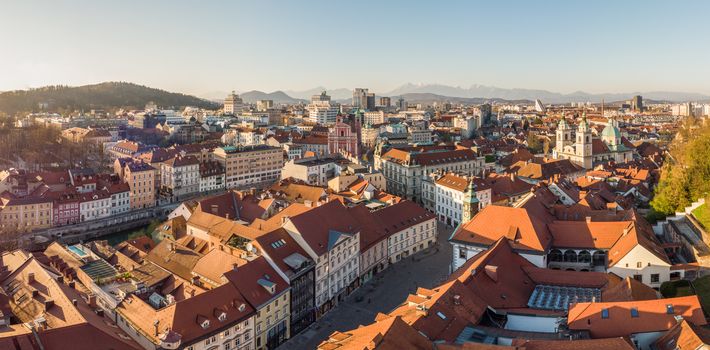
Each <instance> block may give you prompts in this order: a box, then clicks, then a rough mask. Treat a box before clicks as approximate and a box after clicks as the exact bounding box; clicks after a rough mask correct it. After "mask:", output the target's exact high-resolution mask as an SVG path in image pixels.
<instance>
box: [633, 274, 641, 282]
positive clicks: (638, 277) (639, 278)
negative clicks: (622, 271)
mask: <svg viewBox="0 0 710 350" xmlns="http://www.w3.org/2000/svg"><path fill="white" fill-rule="evenodd" d="M634 279H635V280H637V281H639V282H643V275H634Z"/></svg>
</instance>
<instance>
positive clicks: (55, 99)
mask: <svg viewBox="0 0 710 350" xmlns="http://www.w3.org/2000/svg"><path fill="white" fill-rule="evenodd" d="M150 101H153V102H155V103H156V104H157V105H158V106H161V107H174V108H179V107H184V106H196V107H201V108H218V107H219V105H218V104H216V103H214V102H211V101H207V100H204V99H201V98H197V97H195V96H190V95H185V94H180V93H173V92H168V91H164V90H159V89H153V88H149V87H146V86H142V85H137V84H132V83H124V82H108V83H101V84H95V85H85V86H78V87H69V86H47V87H42V88H38V89H30V90H18V91H7V92H3V93H0V112H5V113H8V114H14V113H17V112H31V111H37V110H39V104H40V103H48V104H49V108H48V110H49V111H74V110H90V109H114V108H122V107H126V108H143V107H144V106H145V104H146V103H148V102H150Z"/></svg>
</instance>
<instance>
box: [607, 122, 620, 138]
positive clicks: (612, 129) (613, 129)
mask: <svg viewBox="0 0 710 350" xmlns="http://www.w3.org/2000/svg"><path fill="white" fill-rule="evenodd" d="M602 138H603V139H604V140H618V139H621V131H620V130H619V127H618V126H617V125H616V123H614V122H609V125H607V126H606V127H605V128H604V130H603V131H602Z"/></svg>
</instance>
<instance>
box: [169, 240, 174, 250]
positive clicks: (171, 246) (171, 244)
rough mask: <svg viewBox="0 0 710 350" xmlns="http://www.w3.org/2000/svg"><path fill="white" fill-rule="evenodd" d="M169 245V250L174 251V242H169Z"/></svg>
mask: <svg viewBox="0 0 710 350" xmlns="http://www.w3.org/2000/svg"><path fill="white" fill-rule="evenodd" d="M169 247H170V251H171V252H174V251H175V243H173V242H170V246H169Z"/></svg>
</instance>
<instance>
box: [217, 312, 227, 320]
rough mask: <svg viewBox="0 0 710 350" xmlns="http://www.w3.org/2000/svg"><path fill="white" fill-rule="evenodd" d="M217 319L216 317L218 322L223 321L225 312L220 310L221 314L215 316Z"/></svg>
mask: <svg viewBox="0 0 710 350" xmlns="http://www.w3.org/2000/svg"><path fill="white" fill-rule="evenodd" d="M217 319H218V320H219V321H220V322H224V320H226V319H227V313H225V312H222V313H221V314H219V316H218V317H217Z"/></svg>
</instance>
